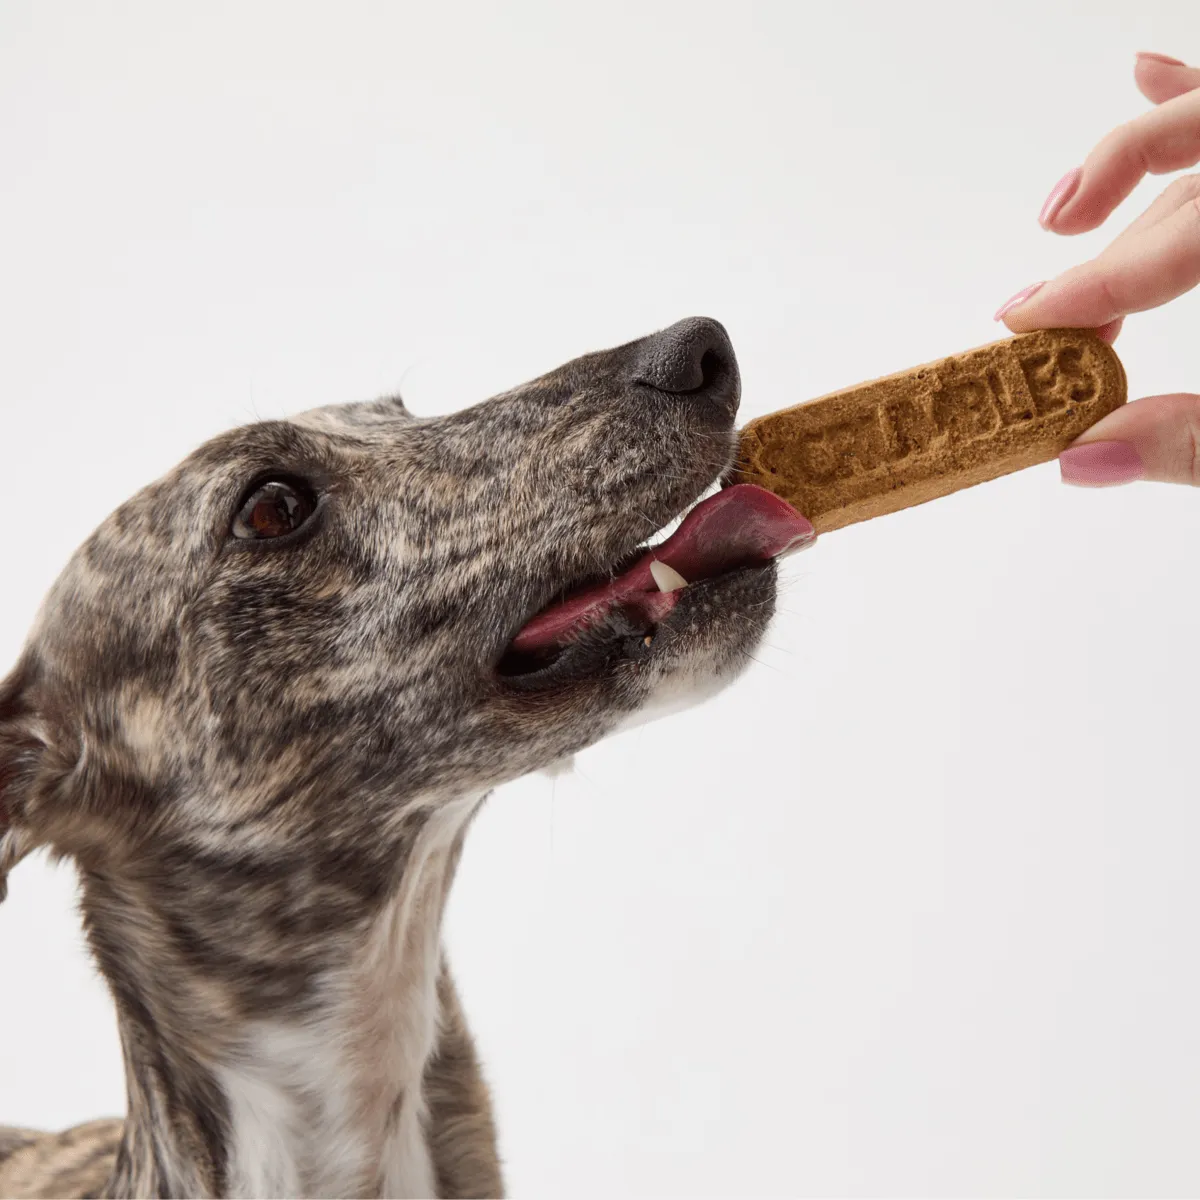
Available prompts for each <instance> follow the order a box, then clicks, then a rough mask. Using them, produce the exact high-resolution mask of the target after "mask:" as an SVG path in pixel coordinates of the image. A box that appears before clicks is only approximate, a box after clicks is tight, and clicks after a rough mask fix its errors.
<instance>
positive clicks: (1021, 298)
mask: <svg viewBox="0 0 1200 1200" xmlns="http://www.w3.org/2000/svg"><path fill="white" fill-rule="evenodd" d="M1045 286H1046V281H1045V280H1044V279H1043V280H1042V281H1041V282H1040V283H1031V284H1030V285H1029V286H1028V287H1027V288H1022V289H1021V290H1020V291H1019V292H1018V293H1017V294H1016V295H1015V296H1009V298H1008V299H1007V300H1005V302H1004V303H1003V304H1002V305H1000V307H999V308H998V309H996V315H995V316H994V317H993V318H992V320H993V321H1003V320H1004V318H1005V317H1006V316H1007V315H1008V314H1009V313H1010V312H1012V310H1013V309H1014V308H1016V307H1017V305H1018V304H1024V303H1025V301H1026V300H1028V299H1029V297H1030V296H1032V295H1033V293H1034V292H1036V291H1037V290H1038V288H1041V287H1045Z"/></svg>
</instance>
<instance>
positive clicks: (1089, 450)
mask: <svg viewBox="0 0 1200 1200" xmlns="http://www.w3.org/2000/svg"><path fill="white" fill-rule="evenodd" d="M1058 465H1059V469H1060V471H1061V472H1062V481H1063V483H1071V484H1074V485H1075V486H1076V487H1115V486H1116V485H1117V484H1119V483H1133V482H1134V481H1135V480H1138V479H1144V478H1145V477H1146V467H1145V464H1144V463H1143V462H1142V456H1141V455H1140V454H1139V453H1138V452H1137V451H1136V450H1135V449H1134V448H1133V447H1132V446H1131V445H1130V444H1129V443H1128V442H1085V443H1084V444H1083V445H1082V446H1070V447H1068V448H1067V449H1066V450H1064V451H1063V452H1062V453H1061V454H1060V455H1059V456H1058Z"/></svg>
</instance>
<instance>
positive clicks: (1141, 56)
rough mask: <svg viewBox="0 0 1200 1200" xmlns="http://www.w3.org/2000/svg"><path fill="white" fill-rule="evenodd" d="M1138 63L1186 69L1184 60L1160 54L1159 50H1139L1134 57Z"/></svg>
mask: <svg viewBox="0 0 1200 1200" xmlns="http://www.w3.org/2000/svg"><path fill="white" fill-rule="evenodd" d="M1134 57H1135V61H1136V62H1137V63H1147V64H1159V65H1162V66H1164V67H1186V66H1187V63H1185V62H1184V61H1183V59H1182V58H1172V57H1171V56H1170V55H1169V54H1159V53H1158V51H1157V50H1139V51H1138V52H1137V54H1136V55H1135V56H1134Z"/></svg>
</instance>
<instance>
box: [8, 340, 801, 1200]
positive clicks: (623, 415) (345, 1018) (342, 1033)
mask: <svg viewBox="0 0 1200 1200" xmlns="http://www.w3.org/2000/svg"><path fill="white" fill-rule="evenodd" d="M738 395H739V380H738V370H737V363H736V360H735V358H734V354H733V350H732V347H731V346H730V344H729V339H728V338H727V336H726V334H725V331H724V329H723V328H722V327H721V326H720V325H718V324H717V323H716V322H715V321H710V320H705V319H692V320H689V321H684V322H681V323H679V324H677V325H674V326H672V327H671V328H669V329H667V330H665V331H663V332H662V333H659V334H656V335H654V336H652V337H649V338H645V339H643V340H641V341H638V342H633V343H631V344H629V345H626V346H622V347H620V348H618V349H615V350H609V351H605V352H602V353H597V354H590V355H587V356H585V357H583V358H580V359H577V360H575V361H574V362H570V363H568V364H567V365H565V366H563V367H561V368H559V369H558V370H556V371H554V372H552V373H550V374H549V375H546V376H543V377H542V378H540V379H537V380H535V381H534V382H532V383H529V384H526V385H525V386H523V387H519V388H516V389H514V390H513V391H510V392H506V393H504V394H503V395H501V396H498V397H496V398H495V399H492V400H489V401H487V402H486V403H484V404H480V405H478V406H477V407H475V408H472V409H469V410H467V411H464V412H460V413H456V414H454V415H451V416H446V417H439V418H436V419H421V418H418V417H414V416H412V415H410V414H409V413H408V412H407V411H406V410H405V409H404V407H403V405H402V404H401V402H400V401H399V400H398V399H386V400H380V401H375V402H371V403H365V404H354V405H348V406H344V407H337V408H324V409H319V410H316V411H313V412H309V413H306V414H304V415H302V416H300V417H297V418H295V419H294V420H290V421H270V422H265V423H261V424H257V425H251V426H248V427H246V428H243V429H238V430H235V431H234V432H232V433H228V434H225V435H223V436H221V437H218V438H216V439H215V440H213V441H212V442H209V443H208V444H207V445H205V446H204V447H202V448H201V449H200V450H198V451H196V452H195V453H194V454H192V455H191V456H190V457H189V458H187V459H185V460H184V462H183V463H182V464H181V465H180V466H179V467H177V468H176V469H175V470H174V471H172V472H171V473H170V474H169V475H167V476H166V477H165V478H164V479H162V480H160V481H159V482H158V483H155V484H153V485H151V486H150V487H148V488H147V489H145V490H144V491H142V492H141V493H139V494H138V495H137V496H135V497H134V498H133V499H132V500H130V501H129V502H128V503H127V504H125V505H124V506H123V507H122V508H120V509H118V510H117V512H116V513H114V514H113V515H112V516H111V517H109V519H108V520H107V521H106V522H105V523H104V524H103V525H102V526H101V527H100V528H99V530H98V531H97V532H96V533H95V534H94V535H93V536H92V537H91V538H90V540H89V541H87V542H86V543H85V545H84V546H83V547H82V548H81V549H80V550H79V552H78V553H77V554H76V555H75V557H74V558H73V559H72V561H71V562H70V564H69V565H68V567H67V568H66V571H65V572H64V574H63V575H62V577H61V578H60V579H59V581H58V582H57V583H56V585H55V586H54V588H53V590H52V592H51V594H50V596H49V599H48V601H47V603H46V605H45V607H44V609H43V610H42V612H41V615H40V617H39V618H38V621H37V624H36V627H35V629H34V631H33V634H32V636H31V637H30V640H29V642H28V645H27V647H26V649H25V651H24V652H23V654H22V657H21V659H20V661H19V663H18V664H17V666H16V668H15V670H14V671H13V672H12V674H11V675H10V676H9V677H8V679H7V680H6V681H4V682H3V684H0V895H2V892H3V884H4V878H5V875H6V874H7V872H8V870H9V869H10V868H11V867H12V866H13V865H14V864H15V863H16V862H17V861H18V860H19V859H20V858H21V857H22V856H23V855H25V854H26V853H28V852H29V851H30V850H33V849H35V848H37V847H40V846H45V847H48V848H49V849H50V850H51V852H52V853H54V854H56V855H63V856H70V857H71V858H72V859H73V860H74V862H75V863H76V865H77V867H78V870H79V875H80V881H81V889H82V910H83V918H84V924H85V927H86V930H87V936H88V940H89V942H90V945H91V949H92V952H93V954H94V955H95V959H96V962H97V963H98V965H99V968H100V970H101V971H102V972H103V974H104V977H105V979H106V980H107V982H108V985H109V987H110V989H111V991H112V995H113V999H114V1001H115V1004H116V1010H117V1017H118V1022H119V1026H120V1035H121V1044H122V1048H123V1052H124V1058H125V1069H126V1083H127V1088H128V1097H129V1105H128V1107H129V1111H128V1115H127V1116H126V1118H125V1119H124V1121H116V1120H112V1121H101V1122H96V1123H93V1124H90V1125H84V1126H80V1127H78V1128H76V1129H73V1130H70V1131H68V1132H66V1133H62V1134H40V1133H33V1132H29V1131H25V1130H9V1129H0V1193H3V1194H4V1195H20V1196H84V1195H104V1196H226V1195H229V1196H252V1195H253V1196H258V1195H272V1196H318V1195H323V1196H380V1195H386V1196H429V1195H440V1196H496V1195H499V1194H500V1193H501V1190H502V1179H501V1172H500V1166H499V1160H498V1155H497V1151H496V1143H495V1135H494V1128H493V1121H492V1115H491V1110H490V1105H489V1097H488V1091H487V1088H486V1086H485V1084H484V1081H483V1078H482V1075H481V1073H480V1069H479V1065H478V1063H477V1061H476V1057H475V1053H474V1047H473V1044H472V1041H471V1037H470V1034H469V1032H468V1030H467V1027H466V1025H465V1023H464V1020H463V1017H462V1013H461V1010H460V1008H459V1004H458V1000H457V997H456V995H455V990H454V985H453V983H452V982H451V978H450V975H449V973H448V971H447V968H446V964H445V962H444V961H443V957H442V950H441V943H440V925H441V917H442V911H443V906H444V903H445V898H446V893H447V889H448V888H449V886H450V882H451V879H452V877H453V874H454V870H455V866H456V864H457V862H458V858H459V852H460V849H461V846H462V841H463V836H464V834H465V831H466V829H467V826H468V824H469V823H470V821H471V817H472V815H473V814H474V813H475V812H476V810H477V809H478V808H479V806H480V804H481V802H482V800H483V797H484V796H485V794H486V793H487V792H488V790H489V789H491V788H492V787H494V786H495V785H496V784H498V783H501V782H503V781H505V780H509V779H513V778H516V777H517V776H520V775H523V774H525V773H527V772H529V771H532V770H536V769H539V768H542V767H544V766H547V765H549V764H552V763H553V762H555V761H556V760H559V759H562V758H564V757H565V756H569V755H571V754H573V753H575V752H576V751H578V750H580V749H581V748H583V747H585V746H588V745H590V744H591V743H593V742H595V741H596V740H597V739H599V738H600V737H602V736H603V735H605V734H606V733H608V732H610V731H611V730H613V729H614V728H615V727H616V726H617V725H618V724H619V723H621V722H622V721H623V720H625V719H626V718H628V717H630V716H632V715H634V714H636V713H637V712H638V711H639V710H641V709H643V708H644V706H646V704H647V702H648V701H650V700H651V699H661V698H662V697H663V694H664V692H666V691H672V692H674V691H678V690H680V689H681V688H682V689H685V690H686V689H694V688H695V687H696V685H700V686H701V687H704V686H708V685H710V684H711V683H712V681H714V680H718V681H719V680H724V679H728V678H729V677H731V676H732V675H733V674H735V673H736V672H737V670H738V669H739V668H740V667H741V666H742V665H743V664H744V663H745V661H746V659H747V657H748V655H749V652H750V651H751V650H752V648H753V647H754V646H755V644H756V643H757V642H758V640H759V638H760V637H761V635H762V633H763V631H764V629H765V627H766V625H767V622H768V620H769V618H770V617H771V614H772V612H773V610H774V601H775V565H774V561H773V560H774V558H775V556H776V555H778V554H779V553H781V552H782V551H784V550H786V549H789V548H791V547H793V546H796V545H800V544H804V543H806V542H808V541H810V540H811V538H812V527H811V526H810V525H809V524H808V522H806V521H805V520H804V519H803V518H802V517H800V516H798V515H797V514H796V513H794V512H793V511H792V510H791V509H789V508H788V507H787V506H786V505H784V504H783V503H782V502H781V501H778V500H776V499H775V498H774V497H772V496H770V495H768V494H767V493H765V492H761V491H758V490H757V489H755V488H750V487H735V488H729V489H726V490H725V491H722V492H719V493H717V494H716V495H714V496H712V497H710V498H709V499H707V500H705V501H703V502H702V503H701V504H699V505H698V506H697V507H695V508H694V509H693V510H692V511H691V512H690V513H689V515H688V516H687V517H686V518H685V520H684V522H683V524H682V525H681V526H680V528H679V529H678V530H677V531H676V532H675V533H674V534H673V535H672V536H671V537H670V538H669V539H668V540H667V541H665V542H663V543H662V544H661V545H659V546H658V547H656V548H655V549H654V550H653V551H648V550H646V549H645V547H644V546H643V547H642V548H641V549H639V548H638V547H639V544H640V543H642V542H643V539H645V538H647V537H648V536H650V535H652V534H653V533H654V532H655V530H657V529H660V528H661V527H662V526H663V525H664V524H667V523H669V522H670V521H671V520H672V519H673V518H675V517H676V516H678V515H679V514H680V512H681V511H682V510H684V509H685V508H686V507H688V506H689V505H691V504H692V503H693V502H694V501H695V500H696V499H697V497H698V496H700V495H701V493H703V492H704V491H705V490H706V489H707V488H708V487H709V485H711V484H712V483H713V482H714V480H716V479H717V478H719V477H720V475H721V474H722V472H724V471H725V470H726V468H727V467H728V466H729V465H730V461H731V456H732V453H733V447H734V436H733V426H734V416H735V413H736V411H737V402H738ZM687 581H690V582H688V585H687V586H684V585H685V582H687Z"/></svg>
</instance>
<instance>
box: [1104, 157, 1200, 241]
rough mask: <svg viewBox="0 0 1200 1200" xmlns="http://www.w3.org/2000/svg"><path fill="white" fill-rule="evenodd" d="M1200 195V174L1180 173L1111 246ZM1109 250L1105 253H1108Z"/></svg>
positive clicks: (1132, 236)
mask: <svg viewBox="0 0 1200 1200" xmlns="http://www.w3.org/2000/svg"><path fill="white" fill-rule="evenodd" d="M1198 197H1200V175H1180V177H1179V178H1178V179H1173V180H1171V182H1170V183H1169V184H1168V185H1167V187H1166V188H1165V189H1164V190H1163V193H1162V195H1160V196H1158V197H1157V198H1156V199H1155V201H1154V203H1153V204H1151V205H1150V207H1149V208H1148V209H1146V211H1145V212H1144V213H1142V215H1141V216H1140V217H1138V218H1137V220H1135V221H1134V222H1133V223H1132V224H1131V225H1130V226H1129V228H1128V229H1126V230H1125V231H1124V232H1123V233H1121V234H1119V235H1118V236H1117V237H1116V239H1115V240H1114V241H1113V242H1112V244H1111V245H1110V246H1109V248H1108V250H1113V249H1115V248H1116V247H1117V246H1120V245H1121V244H1122V243H1124V242H1127V241H1129V240H1130V239H1131V238H1135V237H1137V235H1138V234H1139V233H1141V232H1142V231H1143V230H1144V229H1149V228H1150V226H1151V225H1157V224H1158V223H1159V222H1160V221H1162V220H1163V219H1164V218H1165V217H1169V216H1170V215H1171V214H1172V213H1173V212H1175V211H1176V210H1177V209H1180V208H1182V207H1183V206H1184V205H1185V204H1187V203H1188V201H1190V200H1195V199H1197V198H1198ZM1108 250H1106V251H1105V253H1106V254H1107V253H1108Z"/></svg>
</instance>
